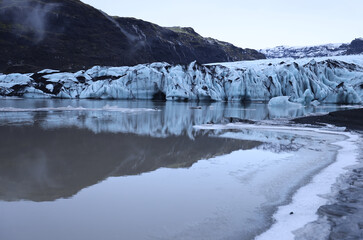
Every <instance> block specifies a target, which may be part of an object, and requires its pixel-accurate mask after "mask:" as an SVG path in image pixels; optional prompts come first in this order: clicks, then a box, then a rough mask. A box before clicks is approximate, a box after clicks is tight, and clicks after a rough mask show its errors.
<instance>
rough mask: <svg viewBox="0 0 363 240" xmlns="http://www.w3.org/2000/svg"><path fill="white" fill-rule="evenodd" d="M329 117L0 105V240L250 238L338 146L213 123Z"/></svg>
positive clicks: (233, 109)
mask: <svg viewBox="0 0 363 240" xmlns="http://www.w3.org/2000/svg"><path fill="white" fill-rule="evenodd" d="M339 109H343V108H342V107H339V106H336V105H321V106H317V107H309V108H307V107H301V108H298V109H291V108H290V109H270V108H268V106H267V105H266V104H264V103H251V104H240V103H211V104H209V103H208V104H207V103H203V104H199V105H197V104H196V103H181V102H166V103H163V102H142V101H90V100H78V101H77V100H14V99H7V100H1V101H0V135H1V138H0V156H1V157H0V213H1V214H0V239H8V240H18V239H19V240H20V239H38V240H42V239H87V240H92V239H253V238H254V237H255V236H256V235H258V234H260V233H262V232H264V231H265V230H266V229H268V228H269V227H270V226H271V224H272V223H273V218H272V217H273V214H274V213H276V211H277V209H278V207H279V206H281V205H286V204H289V203H290V202H291V200H292V196H293V194H294V193H295V192H296V191H297V190H298V189H300V188H301V187H302V186H305V185H306V186H309V183H311V182H314V181H312V179H314V176H316V175H317V174H321V173H324V170H325V169H327V167H328V166H333V164H332V163H334V162H335V160H336V156H337V154H338V152H339V149H341V148H342V146H338V145H336V144H334V143H336V142H340V145H342V143H344V141H346V140H347V136H345V135H343V134H340V133H339V132H337V133H333V132H330V131H313V130H311V129H299V130H296V129H292V130H289V129H288V128H285V127H282V128H279V127H268V126H267V125H266V126H265V127H251V126H249V125H243V124H238V123H236V124H227V125H226V124H222V125H220V124H218V123H224V122H225V121H226V119H227V120H228V119H229V118H232V117H233V118H241V119H248V120H255V121H261V120H263V121H270V120H275V121H280V120H279V119H285V118H291V117H299V116H304V115H308V114H319V113H323V112H329V111H334V110H339ZM343 145H344V144H343ZM340 167H341V166H340ZM338 168H339V167H338ZM333 173H334V171H333ZM307 184H308V185H307ZM330 184H331V183H330ZM317 186H319V185H317ZM314 189H316V187H315V188H314ZM305 195H306V194H305ZM295 200H296V199H294V202H295ZM288 206H289V205H288ZM291 211H293V210H291ZM275 217H276V216H275ZM282 219H283V220H286V216H282ZM275 232H276V231H275Z"/></svg>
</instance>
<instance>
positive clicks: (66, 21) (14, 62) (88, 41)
mask: <svg viewBox="0 0 363 240" xmlns="http://www.w3.org/2000/svg"><path fill="white" fill-rule="evenodd" d="M0 53H1V58H0V72H19V71H20V72H28V71H32V72H33V71H36V70H40V69H44V68H56V69H61V70H79V69H83V68H88V67H91V66H94V65H108V66H120V65H135V64H138V63H147V62H154V61H167V62H169V63H182V64H186V63H189V62H190V61H193V60H197V61H199V62H201V63H207V62H223V61H236V60H252V59H261V58H264V55H263V54H261V53H259V52H257V51H255V50H251V49H241V48H237V47H235V46H233V45H231V44H228V43H224V42H220V41H217V40H214V39H210V38H203V37H201V36H200V35H198V34H197V33H195V32H194V30H193V29H191V28H163V27H160V26H158V25H155V24H152V23H149V22H145V21H142V20H138V19H133V18H119V17H110V16H108V15H107V14H105V13H103V12H101V11H99V10H97V9H95V8H93V7H91V6H89V5H86V4H84V3H82V2H81V1H79V0H0Z"/></svg>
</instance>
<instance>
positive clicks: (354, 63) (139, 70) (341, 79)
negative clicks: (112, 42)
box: [0, 55, 363, 105]
mask: <svg viewBox="0 0 363 240" xmlns="http://www.w3.org/2000/svg"><path fill="white" fill-rule="evenodd" d="M349 57H350V58H347V57H346V56H345V58H339V57H334V58H325V59H317V60H313V59H301V60H300V59H299V60H289V59H284V60H281V59H279V60H275V59H273V60H272V59H270V60H269V59H268V60H263V61H250V62H235V63H223V64H218V63H215V64H207V65H201V64H199V63H197V62H192V63H190V64H189V65H188V66H183V65H170V64H168V63H152V64H141V65H137V66H133V67H126V66H123V67H101V66H95V67H93V68H91V69H88V70H82V71H78V72H76V73H67V72H58V71H54V70H43V71H40V72H38V73H35V74H8V75H0V95H3V96H22V97H31V98H49V97H52V98H68V99H83V98H87V99H146V100H151V99H154V100H156V99H159V100H177V101H178V100H179V101H189V100H192V101H201V100H202V101H203V100H207V101H250V100H251V101H269V100H270V99H271V98H274V97H278V96H289V99H290V101H293V102H298V103H302V104H305V105H306V104H310V102H313V101H319V102H324V103H346V104H357V103H361V102H362V99H363V56H361V55H356V56H349ZM278 61H280V62H278Z"/></svg>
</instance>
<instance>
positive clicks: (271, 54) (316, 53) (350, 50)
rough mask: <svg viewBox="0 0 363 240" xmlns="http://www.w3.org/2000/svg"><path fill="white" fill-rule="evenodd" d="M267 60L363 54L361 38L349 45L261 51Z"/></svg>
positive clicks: (277, 48) (282, 47)
mask: <svg viewBox="0 0 363 240" xmlns="http://www.w3.org/2000/svg"><path fill="white" fill-rule="evenodd" d="M260 52H261V53H263V54H265V56H266V57H267V58H286V57H291V58H306V57H331V56H342V55H352V54H361V53H363V38H356V39H354V40H353V41H352V42H351V43H346V44H345V43H343V44H342V43H338V44H324V45H317V46H307V47H289V46H278V47H274V48H267V49H261V50H260Z"/></svg>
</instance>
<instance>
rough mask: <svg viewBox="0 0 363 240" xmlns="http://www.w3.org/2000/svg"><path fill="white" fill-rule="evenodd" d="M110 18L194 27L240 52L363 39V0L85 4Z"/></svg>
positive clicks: (95, 0) (104, 0)
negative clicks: (240, 49) (242, 48)
mask: <svg viewBox="0 0 363 240" xmlns="http://www.w3.org/2000/svg"><path fill="white" fill-rule="evenodd" d="M82 1H83V2H85V3H88V4H90V5H92V6H94V7H96V8H98V9H101V10H103V11H104V12H106V13H108V14H109V15H116V16H122V17H136V18H139V19H143V20H145V21H150V22H153V23H156V24H158V25H160V26H182V27H193V28H194V30H195V31H196V32H198V33H199V34H201V35H202V36H204V37H213V38H216V39H219V40H223V41H227V42H230V43H233V44H235V45H236V46H239V47H244V48H245V47H249V48H255V49H260V48H266V47H274V46H279V45H289V46H306V45H316V44H323V43H343V42H350V41H351V40H353V39H354V38H356V37H363V11H362V10H363V0H345V1H343V0H303V1H291V0H179V1H171V0H127V1H116V0H82Z"/></svg>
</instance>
